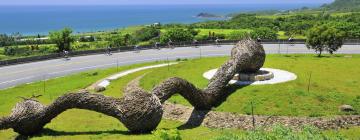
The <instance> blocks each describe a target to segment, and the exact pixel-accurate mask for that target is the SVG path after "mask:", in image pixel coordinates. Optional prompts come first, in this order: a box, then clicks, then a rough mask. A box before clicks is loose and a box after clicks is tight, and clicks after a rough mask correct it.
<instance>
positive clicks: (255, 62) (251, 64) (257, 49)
mask: <svg viewBox="0 0 360 140" xmlns="http://www.w3.org/2000/svg"><path fill="white" fill-rule="evenodd" d="M237 52H243V53H246V54H247V56H248V58H249V59H250V60H251V61H241V62H242V63H241V64H242V65H244V67H242V68H241V71H240V73H255V72H257V71H258V70H260V68H261V67H262V66H263V65H264V62H265V57H266V55H265V50H264V48H263V46H262V45H261V44H260V43H259V42H256V41H252V40H251V39H249V40H244V41H240V42H239V43H237V44H236V45H235V47H234V48H233V49H232V50H231V57H232V58H235V57H237V55H236V54H238V53H237Z"/></svg>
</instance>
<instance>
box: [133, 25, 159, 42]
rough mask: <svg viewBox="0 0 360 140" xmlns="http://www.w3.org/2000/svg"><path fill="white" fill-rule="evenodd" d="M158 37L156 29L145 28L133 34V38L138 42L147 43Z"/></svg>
mask: <svg viewBox="0 0 360 140" xmlns="http://www.w3.org/2000/svg"><path fill="white" fill-rule="evenodd" d="M159 35H160V30H159V29H157V28H156V27H146V28H142V29H140V30H137V31H136V32H135V37H136V40H138V41H148V40H150V39H152V38H155V37H158V36H159Z"/></svg>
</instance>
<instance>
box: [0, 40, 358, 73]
mask: <svg viewBox="0 0 360 140" xmlns="http://www.w3.org/2000/svg"><path fill="white" fill-rule="evenodd" d="M305 41H306V40H304V39H294V40H293V41H291V42H289V41H288V40H287V39H279V40H262V41H261V43H262V44H304V43H305ZM237 42H238V40H221V41H220V42H219V45H233V44H235V43H237ZM214 44H215V41H199V42H197V43H196V44H194V43H193V42H177V43H173V44H172V46H173V47H189V46H194V45H197V46H207V45H214ZM344 45H359V46H360V40H346V41H344ZM159 47H160V48H167V47H168V45H167V44H160V45H159ZM152 48H154V46H140V47H139V49H141V50H146V49H152ZM133 50H134V47H133V46H132V47H119V48H111V51H113V52H126V51H133ZM106 51H107V49H96V50H82V51H73V52H70V54H69V55H70V56H82V55H90V54H101V53H105V52H106ZM61 57H63V55H62V54H60V53H53V54H47V55H41V56H31V57H24V58H17V59H10V60H2V61H0V67H2V66H7V65H14V64H20V63H28V62H35V61H42V60H50V59H56V58H61Z"/></svg>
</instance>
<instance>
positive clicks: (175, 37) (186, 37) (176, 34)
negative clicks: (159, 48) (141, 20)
mask: <svg viewBox="0 0 360 140" xmlns="http://www.w3.org/2000/svg"><path fill="white" fill-rule="evenodd" d="M193 39H194V36H193V35H192V34H191V32H190V31H188V30H185V29H182V28H173V29H170V30H168V31H166V32H165V33H164V34H162V35H161V36H160V42H162V43H167V42H168V41H169V40H172V41H173V42H185V41H192V40H193Z"/></svg>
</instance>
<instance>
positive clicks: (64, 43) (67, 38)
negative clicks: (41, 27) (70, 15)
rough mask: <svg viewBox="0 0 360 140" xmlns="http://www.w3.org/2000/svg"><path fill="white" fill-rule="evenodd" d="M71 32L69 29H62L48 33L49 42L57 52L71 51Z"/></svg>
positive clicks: (72, 39)
mask: <svg viewBox="0 0 360 140" xmlns="http://www.w3.org/2000/svg"><path fill="white" fill-rule="evenodd" d="M72 32H73V31H72V30H71V29H70V28H64V29H62V30H60V31H53V32H50V33H49V34H50V35H49V37H50V40H51V41H52V42H53V43H55V44H56V46H57V47H58V52H62V51H64V50H66V51H69V50H71V43H72V42H74V38H73V37H72V36H71V33H72Z"/></svg>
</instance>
